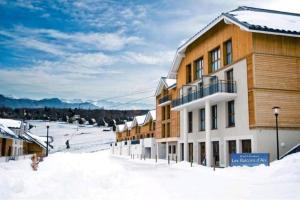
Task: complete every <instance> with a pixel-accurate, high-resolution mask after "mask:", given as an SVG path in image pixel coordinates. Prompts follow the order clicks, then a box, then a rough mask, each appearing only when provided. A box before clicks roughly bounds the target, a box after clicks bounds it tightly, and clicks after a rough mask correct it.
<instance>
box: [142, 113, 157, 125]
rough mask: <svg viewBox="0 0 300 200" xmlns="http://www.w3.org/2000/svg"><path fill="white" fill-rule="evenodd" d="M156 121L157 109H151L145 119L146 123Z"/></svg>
mask: <svg viewBox="0 0 300 200" xmlns="http://www.w3.org/2000/svg"><path fill="white" fill-rule="evenodd" d="M151 119H152V120H153V121H155V120H156V110H150V111H149V112H148V113H147V115H146V119H145V121H144V124H146V123H148V122H149V121H150V120H151Z"/></svg>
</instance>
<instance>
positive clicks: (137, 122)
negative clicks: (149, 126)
mask: <svg viewBox="0 0 300 200" xmlns="http://www.w3.org/2000/svg"><path fill="white" fill-rule="evenodd" d="M145 119H146V115H139V116H135V117H134V120H133V122H132V124H131V126H136V125H138V126H140V125H142V124H144V121H145Z"/></svg>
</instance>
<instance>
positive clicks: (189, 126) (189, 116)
mask: <svg viewBox="0 0 300 200" xmlns="http://www.w3.org/2000/svg"><path fill="white" fill-rule="evenodd" d="M188 132H189V133H191V132H193V112H189V113H188Z"/></svg>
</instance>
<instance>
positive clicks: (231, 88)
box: [226, 69, 234, 92]
mask: <svg viewBox="0 0 300 200" xmlns="http://www.w3.org/2000/svg"><path fill="white" fill-rule="evenodd" d="M226 80H227V92H234V80H233V69H231V70H228V71H227V72H226Z"/></svg>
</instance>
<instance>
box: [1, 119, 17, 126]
mask: <svg viewBox="0 0 300 200" xmlns="http://www.w3.org/2000/svg"><path fill="white" fill-rule="evenodd" d="M0 124H3V125H4V126H6V127H8V128H20V127H21V124H22V122H21V121H20V120H14V119H4V118H0Z"/></svg>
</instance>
